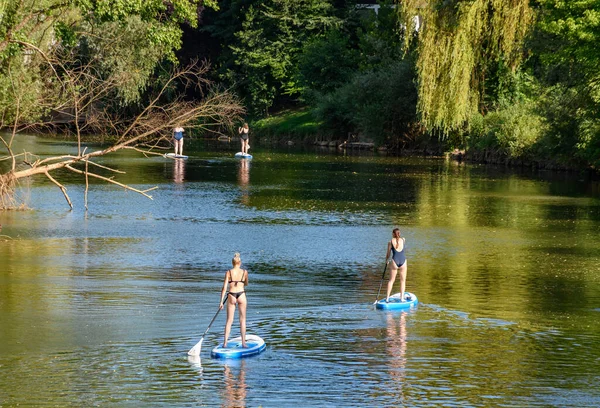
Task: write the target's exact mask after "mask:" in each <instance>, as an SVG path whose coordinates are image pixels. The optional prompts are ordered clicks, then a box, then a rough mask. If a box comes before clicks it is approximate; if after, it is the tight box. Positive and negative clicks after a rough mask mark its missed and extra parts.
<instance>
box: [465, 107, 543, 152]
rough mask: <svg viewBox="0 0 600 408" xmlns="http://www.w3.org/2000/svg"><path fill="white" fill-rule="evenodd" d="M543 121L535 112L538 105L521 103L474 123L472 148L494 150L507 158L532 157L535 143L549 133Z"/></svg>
mask: <svg viewBox="0 0 600 408" xmlns="http://www.w3.org/2000/svg"><path fill="white" fill-rule="evenodd" d="M547 129H548V127H547V124H546V122H545V120H544V117H543V116H541V115H540V114H539V113H537V112H536V111H535V104H534V103H532V102H530V101H521V102H517V103H514V104H511V105H509V106H506V107H504V108H500V109H498V110H495V111H492V112H489V113H488V114H487V115H485V116H482V115H479V114H477V116H476V117H475V118H473V120H472V127H471V130H470V136H469V137H468V144H469V147H471V148H474V149H475V150H492V151H494V152H496V153H499V154H501V155H503V156H505V157H509V158H523V157H525V156H527V157H531V156H532V153H533V152H534V148H535V146H536V143H537V142H538V141H539V140H541V139H542V137H543V135H544V134H546V132H547Z"/></svg>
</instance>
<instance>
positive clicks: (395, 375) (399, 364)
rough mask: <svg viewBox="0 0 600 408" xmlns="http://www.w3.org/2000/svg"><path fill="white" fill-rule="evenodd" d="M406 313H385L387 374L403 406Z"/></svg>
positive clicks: (404, 400) (404, 399)
mask: <svg viewBox="0 0 600 408" xmlns="http://www.w3.org/2000/svg"><path fill="white" fill-rule="evenodd" d="M407 315H408V313H407V312H400V313H398V314H395V313H387V316H386V322H387V330H386V334H387V342H386V346H387V353H388V360H387V361H388V365H389V373H390V377H391V379H392V384H393V385H394V386H395V389H394V390H392V392H393V393H394V395H396V396H397V397H398V402H399V403H402V404H404V403H405V402H406V396H405V395H404V384H405V380H406V343H407V342H406V339H407V332H406V316H407Z"/></svg>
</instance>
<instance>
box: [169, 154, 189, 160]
mask: <svg viewBox="0 0 600 408" xmlns="http://www.w3.org/2000/svg"><path fill="white" fill-rule="evenodd" d="M165 157H166V158H169V159H187V158H188V157H187V156H186V155H183V154H175V153H167V154H165Z"/></svg>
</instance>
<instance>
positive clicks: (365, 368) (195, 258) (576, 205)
mask: <svg viewBox="0 0 600 408" xmlns="http://www.w3.org/2000/svg"><path fill="white" fill-rule="evenodd" d="M29 142H32V141H31V140H29ZM53 143H55V142H53ZM196 147H197V148H196V149H194V146H190V149H189V150H190V151H193V152H194V155H193V156H191V158H190V159H189V160H188V161H184V160H176V161H172V160H169V161H166V160H165V159H164V158H152V159H145V158H140V157H138V156H136V155H133V154H131V153H129V152H125V153H123V155H116V156H115V157H113V158H106V159H105V162H103V163H104V164H106V165H107V166H109V167H114V168H118V169H120V170H123V171H126V172H127V173H126V174H124V175H121V174H119V175H118V177H119V181H120V182H128V183H132V184H133V185H134V186H139V187H145V188H149V187H152V186H158V189H157V190H155V191H153V197H154V200H147V199H146V198H143V197H140V196H137V195H135V194H131V193H128V192H125V191H123V190H122V189H120V188H116V187H114V186H107V185H105V184H102V183H98V182H97V181H91V183H92V184H91V185H90V192H89V199H90V206H89V211H88V212H87V213H86V212H85V210H84V209H83V202H82V197H83V191H84V189H85V186H84V185H83V184H82V183H83V180H80V179H79V178H77V177H75V176H74V175H73V174H71V173H70V172H65V173H64V174H58V175H57V177H58V179H59V180H60V181H61V182H63V183H64V184H65V185H67V186H68V189H69V194H70V196H71V198H72V199H73V201H74V205H75V209H74V210H73V211H70V210H68V208H65V207H68V206H65V202H64V198H63V197H62V194H61V193H60V191H57V190H56V187H55V186H54V185H52V184H51V183H48V182H47V181H46V180H44V179H33V180H32V181H31V183H30V185H23V190H22V193H24V194H26V195H29V196H30V197H31V201H30V206H31V207H33V208H35V210H33V211H24V212H6V213H0V224H1V225H2V234H5V235H8V236H10V237H11V238H12V239H9V240H5V241H0V405H2V406H17V405H47V406H103V407H119V408H121V407H138V406H157V407H162V406H177V407H196V406H220V405H223V406H244V405H246V406H260V405H265V406H294V405H301V406H464V405H467V406H496V405H505V406H506V405H512V406H535V405H537V406H574V405H576V406H600V390H598V389H597V387H596V386H595V385H596V384H597V383H598V382H599V381H600V378H599V373H598V369H597V366H598V356H600V341H599V340H600V319H599V318H598V316H599V312H598V305H600V263H599V262H598V259H600V234H598V230H599V228H600V196H599V193H598V192H599V191H600V189H598V187H597V185H598V184H597V182H595V181H589V180H581V179H579V178H575V179H573V178H572V176H571V178H569V176H568V175H566V174H561V175H558V176H550V175H546V174H524V173H517V172H514V171H510V170H506V169H504V168H502V169H498V168H489V167H484V166H473V165H469V164H462V165H460V166H458V165H455V164H454V163H453V162H446V161H444V160H437V159H428V160H423V159H419V158H397V157H391V156H389V157H382V156H380V155H378V154H371V155H369V156H361V155H357V154H354V153H353V154H348V155H341V154H340V155H338V154H337V151H336V150H334V151H333V152H330V151H327V152H319V151H292V150H285V151H279V152H277V151H263V152H260V155H256V156H255V157H257V158H255V159H254V160H253V161H252V162H250V161H247V160H235V159H233V157H232V154H233V153H234V152H235V151H237V148H238V147H237V145H232V146H229V145H227V144H225V145H223V146H222V147H220V148H219V149H212V150H211V149H210V148H206V146H196ZM200 147H202V148H200ZM43 148H44V149H46V150H47V151H48V152H50V151H54V150H57V149H58V147H57V146H54V145H53V144H52V143H45V144H44V145H43ZM228 149H230V150H228ZM250 172H252V174H251V177H250ZM390 191H393V192H394V194H391V195H390ZM240 203H242V204H243V205H240ZM392 226H399V227H400V228H402V231H403V235H406V236H407V238H408V239H410V242H411V247H410V249H411V253H410V256H411V273H410V274H409V276H408V282H407V285H408V286H409V287H410V288H411V292H414V293H415V294H416V295H417V296H418V297H419V300H420V301H421V302H422V303H421V305H420V306H419V308H418V309H417V310H414V311H411V312H408V313H407V312H404V313H393V312H392V313H385V312H381V311H375V310H373V309H372V308H371V307H370V305H371V303H372V302H373V299H374V297H375V296H376V293H377V289H378V286H379V282H380V279H381V268H382V265H381V261H380V260H381V248H382V247H383V246H385V244H386V242H387V240H388V238H389V231H390V228H391V227H392ZM236 251H239V252H241V253H242V254H244V263H245V265H247V267H248V269H249V270H250V271H251V273H252V276H253V278H252V282H251V285H250V286H249V288H248V289H249V290H251V291H252V293H251V295H252V296H251V299H250V300H251V303H252V305H251V308H250V309H249V313H248V316H247V320H248V326H249V329H250V331H256V332H258V333H260V335H261V337H263V338H264V339H265V341H266V342H267V343H268V349H267V351H266V352H265V353H262V354H261V355H259V356H256V357H252V358H248V359H246V360H243V363H242V365H235V364H231V365H229V364H228V365H227V366H223V364H222V363H220V362H218V361H215V360H213V359H211V358H210V357H209V353H210V351H209V350H210V349H211V348H212V347H213V346H214V345H216V344H217V343H218V342H219V341H220V340H221V338H222V328H223V325H224V319H225V317H224V315H221V316H219V318H218V319H217V320H215V323H214V327H213V329H212V331H211V332H209V333H208V334H207V337H206V339H205V340H204V345H205V350H204V351H203V354H202V357H203V361H202V362H201V363H200V361H199V360H198V361H189V360H187V359H186V358H187V351H188V350H189V349H190V347H192V346H193V345H194V344H195V343H196V342H197V341H198V337H199V336H200V335H201V334H202V332H203V331H204V330H205V329H206V327H207V324H208V323H209V322H210V320H211V318H212V317H213V316H214V314H215V306H216V305H217V303H218V293H219V289H220V288H221V285H222V277H223V272H224V268H227V267H228V266H227V265H224V260H227V259H230V258H231V254H232V253H234V252H236ZM65 384H68V387H67V386H65ZM282 390H284V392H282Z"/></svg>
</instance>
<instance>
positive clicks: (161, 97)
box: [0, 42, 243, 209]
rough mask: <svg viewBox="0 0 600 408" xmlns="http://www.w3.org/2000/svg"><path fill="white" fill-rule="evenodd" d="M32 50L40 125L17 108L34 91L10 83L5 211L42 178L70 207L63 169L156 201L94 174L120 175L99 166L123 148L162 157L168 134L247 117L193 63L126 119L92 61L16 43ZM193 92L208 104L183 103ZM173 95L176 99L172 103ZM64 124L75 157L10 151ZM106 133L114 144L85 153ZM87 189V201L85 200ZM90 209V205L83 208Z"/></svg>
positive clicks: (114, 85) (1, 124)
mask: <svg viewBox="0 0 600 408" xmlns="http://www.w3.org/2000/svg"><path fill="white" fill-rule="evenodd" d="M19 44H20V45H21V46H25V47H29V49H30V50H32V51H33V52H34V53H35V54H36V55H37V56H38V58H39V61H40V62H39V65H38V68H39V67H42V69H41V71H40V72H41V75H40V78H44V81H45V82H46V84H45V85H46V86H45V87H44V89H43V90H42V92H40V93H39V94H38V95H37V97H38V99H39V100H38V101H37V103H38V106H40V107H42V111H43V112H44V113H43V115H41V116H40V120H39V121H36V122H31V121H28V120H27V119H26V117H25V116H24V115H22V112H21V111H20V109H19V101H21V100H22V99H23V98H25V97H27V96H28V95H26V93H27V92H29V91H30V88H28V87H27V86H21V85H22V84H20V83H19V79H18V78H16V77H15V78H12V80H13V86H12V92H13V95H12V96H13V98H14V100H15V101H17V106H16V107H15V109H14V111H13V112H12V114H13V116H14V118H13V120H12V121H11V123H7V122H5V119H4V118H5V117H7V116H8V115H4V114H2V115H0V128H10V129H11V132H10V133H9V134H8V135H7V136H0V143H1V145H2V146H3V147H4V150H5V153H6V154H5V156H3V157H0V160H8V161H10V166H9V170H8V171H7V172H5V174H0V194H1V198H2V201H1V202H0V208H1V209H9V208H15V207H17V206H18V205H19V204H20V203H17V202H16V201H15V199H14V188H15V186H16V184H17V182H18V180H20V179H23V178H27V177H32V176H38V175H43V176H45V177H46V178H48V179H49V180H50V181H51V182H52V183H54V184H55V185H56V186H57V187H58V188H59V189H60V190H61V192H62V193H63V195H64V197H65V199H66V201H67V203H68V205H69V206H70V207H71V208H72V206H73V205H72V202H71V199H70V197H69V195H68V192H67V189H66V188H65V187H64V186H63V185H62V184H61V182H60V180H57V179H56V177H54V176H53V175H52V173H53V172H56V171H57V170H59V169H65V170H68V171H71V172H73V173H76V174H80V175H82V176H83V177H85V180H86V182H87V180H88V179H89V177H93V178H97V179H101V180H103V181H105V182H107V183H111V184H115V185H117V186H120V187H122V188H125V189H128V190H131V191H134V192H137V193H139V194H142V195H144V196H146V197H148V198H150V199H151V198H152V196H151V195H150V194H148V192H149V191H150V190H152V189H149V190H139V189H136V188H133V187H131V186H129V185H127V184H124V183H120V182H118V181H117V180H115V179H113V177H105V176H102V175H100V174H97V173H96V172H95V171H94V170H90V168H91V169H94V168H102V169H103V170H107V171H109V172H112V173H115V174H118V173H122V172H120V171H119V170H118V169H113V168H108V167H105V166H100V165H99V164H97V163H95V162H94V160H95V159H97V158H99V157H102V156H105V155H108V154H110V153H114V152H116V151H119V150H123V149H132V150H134V151H138V152H140V153H141V154H144V155H146V156H148V155H156V154H162V153H161V152H160V149H161V148H160V146H161V145H166V144H168V143H169V141H170V139H171V129H173V128H174V127H176V126H182V127H185V128H187V129H197V130H200V131H202V130H208V129H211V130H212V131H215V129H217V131H218V129H220V128H227V127H231V126H232V122H233V121H234V120H236V119H237V118H239V116H240V115H241V114H243V108H242V107H241V105H240V104H239V103H238V100H237V99H236V98H235V97H234V96H233V95H232V94H230V93H228V92H226V91H218V90H216V89H214V88H213V87H212V84H211V83H210V82H209V81H207V80H206V79H205V74H206V72H207V70H208V66H207V65H206V64H202V63H198V62H193V63H191V64H190V65H189V66H186V67H183V68H177V69H175V70H174V71H173V72H172V73H171V74H170V76H169V77H168V78H167V79H166V80H163V85H162V86H161V87H159V88H157V90H156V91H155V92H154V93H153V94H152V95H149V96H148V97H147V99H146V102H145V103H144V104H143V105H142V106H141V108H139V109H138V110H137V112H138V113H136V114H134V115H132V116H130V117H127V116H124V115H121V114H120V113H119V112H120V111H121V110H120V109H115V105H114V103H112V101H111V98H114V96H115V95H116V94H117V92H118V88H119V86H120V85H121V84H120V82H119V79H118V78H117V77H111V76H108V77H103V76H102V75H101V74H100V73H99V72H98V71H97V70H96V68H95V65H94V64H93V62H89V63H87V64H83V65H81V64H78V63H79V60H78V59H77V56H71V58H70V59H68V60H67V59H65V56H64V55H61V56H60V58H59V57H57V56H55V55H49V54H46V53H44V52H43V51H42V50H40V49H39V48H38V47H35V46H34V45H32V44H27V43H24V42H19ZM189 88H195V90H196V91H200V92H201V93H202V95H203V97H202V98H201V99H199V100H186V99H184V94H185V92H186V90H187V89H189ZM173 94H175V95H176V96H173ZM57 117H60V118H61V120H60V122H61V123H60V125H61V127H62V129H69V130H70V131H73V132H74V133H75V136H76V138H77V154H64V155H56V156H52V157H46V158H40V157H38V156H37V155H36V154H35V152H20V153H19V154H16V153H15V152H14V151H13V145H14V142H15V139H16V138H18V137H19V133H20V132H22V131H24V130H31V129H36V130H42V129H49V128H53V127H55V126H56V118H57ZM99 132H102V133H104V134H109V135H110V136H111V137H112V138H113V140H115V142H114V143H113V144H111V145H110V146H108V147H104V148H100V149H99V150H87V148H86V147H85V146H84V145H83V143H84V142H85V141H86V140H85V139H86V134H91V133H99ZM87 190H88V184H87V183H86V190H85V194H86V197H87ZM86 207H87V201H86Z"/></svg>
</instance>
